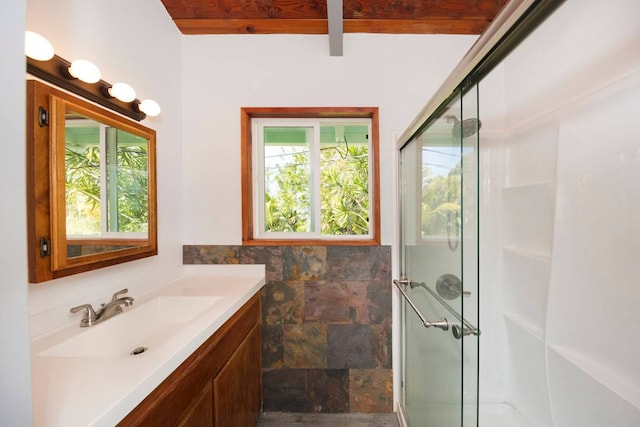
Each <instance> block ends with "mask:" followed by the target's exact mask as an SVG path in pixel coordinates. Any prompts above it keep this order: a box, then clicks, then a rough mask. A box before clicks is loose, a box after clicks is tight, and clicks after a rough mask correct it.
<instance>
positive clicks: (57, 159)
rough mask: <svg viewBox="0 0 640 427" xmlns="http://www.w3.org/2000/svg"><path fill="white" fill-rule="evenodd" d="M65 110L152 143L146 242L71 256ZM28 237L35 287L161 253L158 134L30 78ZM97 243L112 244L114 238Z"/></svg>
mask: <svg viewBox="0 0 640 427" xmlns="http://www.w3.org/2000/svg"><path fill="white" fill-rule="evenodd" d="M66 106H70V107H71V108H72V109H73V110H74V111H77V112H79V113H81V114H83V115H85V116H87V117H89V118H91V119H93V120H96V121H98V122H101V123H104V124H106V125H108V126H112V127H116V128H118V129H121V130H124V131H126V132H129V133H131V134H134V135H137V136H140V137H143V138H145V139H146V140H147V142H148V145H147V148H148V151H147V156H148V157H147V161H148V165H147V172H148V210H149V219H148V238H147V239H146V240H140V241H137V242H136V244H135V245H131V246H129V247H126V248H124V249H117V250H111V251H105V252H99V253H92V254H89V255H80V256H74V257H68V255H67V236H66V206H65V193H64V180H65V177H64V170H65V169H64V144H57V143H56V142H57V140H56V138H64V128H65V119H66V118H65V110H66ZM60 147H62V148H60ZM60 189H62V190H60ZM27 235H28V236H27V237H28V249H29V257H28V258H29V282H30V283H40V282H44V281H47V280H52V279H56V278H59V277H64V276H69V275H72V274H78V273H82V272H85V271H90V270H95V269H98V268H103V267H107V266H110V265H115V264H120V263H124V262H128V261H132V260H135V259H140V258H145V257H149V256H153V255H157V254H158V243H157V208H156V133H155V131H154V130H153V129H149V128H147V127H145V126H142V125H141V124H139V123H136V122H134V121H131V120H129V119H127V118H125V117H122V116H120V115H117V114H115V113H112V112H110V111H108V110H105V109H104V108H102V107H100V106H98V105H95V104H91V103H89V102H87V101H84V100H82V99H80V98H77V97H75V96H73V95H70V94H68V93H66V92H62V91H60V90H58V89H55V88H53V87H51V86H49V85H46V84H44V83H41V82H38V81H35V80H27ZM96 241H97V243H98V244H100V243H102V244H104V245H106V246H110V245H113V241H112V240H109V239H104V240H101V239H96Z"/></svg>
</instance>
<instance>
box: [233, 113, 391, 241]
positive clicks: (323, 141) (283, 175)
mask: <svg viewBox="0 0 640 427" xmlns="http://www.w3.org/2000/svg"><path fill="white" fill-rule="evenodd" d="M377 126H378V111H377V108H304V109H288V108H286V109H283V108H273V109H269V108H243V109H242V161H243V164H242V169H243V173H242V191H243V242H245V243H248V244H282V243H283V242H287V243H291V244H325V243H328V242H332V243H335V242H343V243H345V244H371V245H373V244H379V243H380V239H379V234H380V233H379V228H380V226H379V211H380V209H379V196H378V194H379V172H378V169H379V163H378V162H379V160H378V129H377Z"/></svg>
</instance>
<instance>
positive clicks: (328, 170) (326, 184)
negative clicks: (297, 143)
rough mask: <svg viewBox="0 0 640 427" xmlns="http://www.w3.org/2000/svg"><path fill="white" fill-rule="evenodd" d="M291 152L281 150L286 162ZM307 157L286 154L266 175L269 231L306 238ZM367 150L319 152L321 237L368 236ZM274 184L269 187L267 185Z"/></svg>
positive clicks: (358, 147) (340, 148)
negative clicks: (300, 233) (300, 235)
mask: <svg viewBox="0 0 640 427" xmlns="http://www.w3.org/2000/svg"><path fill="white" fill-rule="evenodd" d="M286 153H287V151H286V150H285V147H282V154H283V158H284V157H285V154H286ZM309 177H310V169H309V160H308V153H307V152H305V151H298V152H296V153H293V154H288V155H287V156H286V160H284V161H283V162H282V163H281V164H280V165H278V167H277V168H270V169H268V170H267V171H266V173H265V182H266V183H268V184H267V185H266V189H265V228H266V230H268V231H271V232H308V231H310V230H309V227H310V222H311V209H310V206H311V197H312V196H311V190H310V178H309ZM368 179H369V149H368V147H367V146H362V145H355V146H352V145H350V146H345V145H343V146H338V145H335V144H334V145H331V146H328V144H326V145H325V144H323V147H322V148H321V150H320V217H321V218H320V224H321V234H323V235H335V236H337V235H366V234H368V233H369V184H368ZM269 184H270V185H269Z"/></svg>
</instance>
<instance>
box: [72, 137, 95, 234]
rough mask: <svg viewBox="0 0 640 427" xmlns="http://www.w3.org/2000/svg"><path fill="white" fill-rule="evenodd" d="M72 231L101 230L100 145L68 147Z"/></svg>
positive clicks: (92, 232)
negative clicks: (80, 147) (81, 149)
mask: <svg viewBox="0 0 640 427" xmlns="http://www.w3.org/2000/svg"><path fill="white" fill-rule="evenodd" d="M65 162H66V165H65V170H66V182H65V189H66V208H67V233H68V234H96V233H99V232H100V149H99V147H98V146H97V145H94V146H87V147H85V148H84V150H83V151H80V150H78V149H77V148H76V149H71V148H69V147H68V146H67V147H66V150H65Z"/></svg>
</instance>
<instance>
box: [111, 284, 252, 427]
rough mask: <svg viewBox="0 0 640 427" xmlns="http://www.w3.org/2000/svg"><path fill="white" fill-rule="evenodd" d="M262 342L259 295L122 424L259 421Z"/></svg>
mask: <svg viewBox="0 0 640 427" xmlns="http://www.w3.org/2000/svg"><path fill="white" fill-rule="evenodd" d="M261 342H262V334H261V309H260V295H259V294H256V295H255V296H254V297H253V298H252V299H251V300H249V301H248V302H247V303H246V304H245V305H244V306H243V307H242V308H241V309H240V310H238V312H237V313H236V314H235V315H234V316H233V317H232V318H231V319H229V320H228V321H227V322H226V323H225V324H224V325H222V327H221V328H220V329H218V331H216V332H215V333H214V334H213V335H212V336H211V337H210V338H209V339H208V340H207V341H206V342H205V343H204V344H202V345H201V346H200V347H199V348H198V349H197V350H196V351H195V352H194V353H193V354H192V355H191V356H189V357H188V358H187V360H185V361H184V362H183V363H182V364H181V365H180V366H179V367H178V368H176V370H175V371H174V372H173V373H171V374H170V375H169V376H168V377H167V378H166V379H165V380H164V381H163V382H162V383H161V384H160V385H159V386H158V387H156V389H155V390H154V391H152V392H151V393H150V394H149V396H147V397H146V398H145V400H143V401H142V402H141V403H140V404H139V405H138V406H137V407H136V408H134V409H133V410H132V411H131V412H130V413H129V414H128V415H127V416H126V417H125V418H124V419H123V420H122V421H121V422H120V423H119V424H118V425H119V426H159V425H167V426H168V425H172V426H181V427H191V426H193V427H196V426H197V427H202V426H215V427H253V426H255V424H256V421H257V419H258V415H259V413H260V409H261V405H262V391H261V389H262V381H261V370H262V351H261V348H262V344H261Z"/></svg>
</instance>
